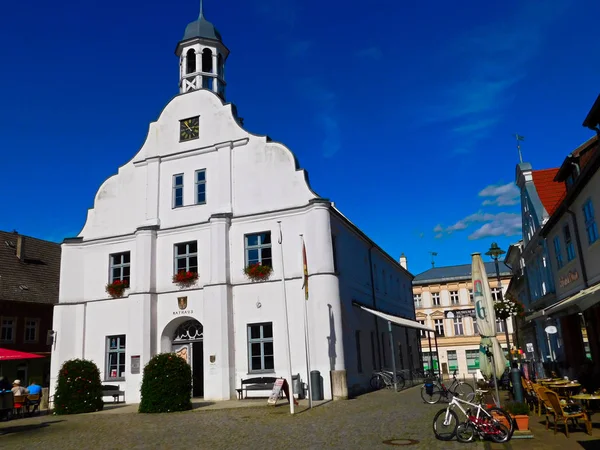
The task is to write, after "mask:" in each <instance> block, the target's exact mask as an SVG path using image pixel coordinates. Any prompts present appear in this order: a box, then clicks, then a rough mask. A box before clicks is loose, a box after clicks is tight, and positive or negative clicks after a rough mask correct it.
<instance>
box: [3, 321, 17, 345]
mask: <svg viewBox="0 0 600 450" xmlns="http://www.w3.org/2000/svg"><path fill="white" fill-rule="evenodd" d="M15 328H16V319H15V318H14V317H2V318H0V342H14V341H15Z"/></svg>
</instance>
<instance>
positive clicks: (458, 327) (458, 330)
mask: <svg viewBox="0 0 600 450" xmlns="http://www.w3.org/2000/svg"><path fill="white" fill-rule="evenodd" d="M452 322H454V336H462V335H463V334H465V329H464V327H463V320H462V317H455V318H454V319H452Z"/></svg>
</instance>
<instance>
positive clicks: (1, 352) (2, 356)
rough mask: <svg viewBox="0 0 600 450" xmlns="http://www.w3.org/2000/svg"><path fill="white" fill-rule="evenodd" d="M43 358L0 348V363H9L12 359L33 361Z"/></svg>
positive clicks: (33, 354)
mask: <svg viewBox="0 0 600 450" xmlns="http://www.w3.org/2000/svg"><path fill="white" fill-rule="evenodd" d="M43 357H44V356H43V355H36V354H35V353H26V352H18V351H16V350H9V349H7V348H0V361H10V360H13V359H35V358H43Z"/></svg>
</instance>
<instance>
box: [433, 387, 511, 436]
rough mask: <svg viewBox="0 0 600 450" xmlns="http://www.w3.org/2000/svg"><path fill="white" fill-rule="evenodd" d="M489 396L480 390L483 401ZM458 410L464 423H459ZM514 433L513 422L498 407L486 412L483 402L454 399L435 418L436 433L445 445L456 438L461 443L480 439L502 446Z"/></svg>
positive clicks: (434, 429) (478, 391)
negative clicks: (483, 396) (487, 439)
mask: <svg viewBox="0 0 600 450" xmlns="http://www.w3.org/2000/svg"><path fill="white" fill-rule="evenodd" d="M486 392H487V391H482V390H480V389H477V395H478V396H479V397H481V395H482V394H484V393H486ZM454 408H457V409H458V410H460V411H461V412H462V414H463V415H464V416H465V417H466V419H465V421H464V422H462V423H460V422H459V420H458V414H456V412H455V411H454ZM440 419H441V420H440ZM507 425H508V426H507ZM514 430H515V424H514V422H513V420H512V418H511V417H510V415H509V414H508V413H507V412H506V411H504V410H503V409H501V408H497V407H492V408H489V409H486V408H484V407H483V406H481V402H480V403H479V404H477V403H471V402H469V401H466V400H461V399H460V398H458V397H452V400H451V401H450V404H449V405H448V407H447V408H445V409H441V410H439V411H438V412H437V414H436V415H435V417H434V418H433V432H434V433H435V437H436V438H438V439H439V440H441V441H449V440H451V439H452V438H453V437H454V436H456V438H457V439H458V441H459V442H472V441H473V440H474V439H475V436H480V437H481V438H490V439H491V440H492V441H494V442H499V443H502V442H507V441H508V440H509V439H510V438H511V437H512V434H513V432H514Z"/></svg>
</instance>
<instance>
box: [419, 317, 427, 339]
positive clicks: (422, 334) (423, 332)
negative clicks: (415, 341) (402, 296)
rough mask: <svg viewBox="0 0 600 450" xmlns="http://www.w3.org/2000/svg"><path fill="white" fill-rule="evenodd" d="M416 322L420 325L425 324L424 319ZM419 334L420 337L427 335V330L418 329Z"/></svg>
mask: <svg viewBox="0 0 600 450" xmlns="http://www.w3.org/2000/svg"><path fill="white" fill-rule="evenodd" d="M417 322H419V323H420V324H421V325H423V326H425V321H424V320H417ZM419 334H420V335H421V337H426V336H427V331H425V330H419Z"/></svg>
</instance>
